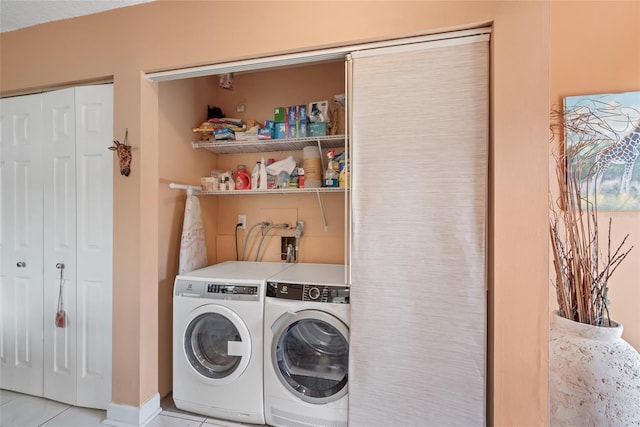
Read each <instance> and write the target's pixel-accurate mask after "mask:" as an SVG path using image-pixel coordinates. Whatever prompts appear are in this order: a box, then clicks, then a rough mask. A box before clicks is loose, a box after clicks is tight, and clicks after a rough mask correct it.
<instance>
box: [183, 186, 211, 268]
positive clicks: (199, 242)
mask: <svg viewBox="0 0 640 427" xmlns="http://www.w3.org/2000/svg"><path fill="white" fill-rule="evenodd" d="M206 266H207V245H206V242H205V240H204V226H203V225H202V212H201V210H200V200H198V198H197V197H196V196H187V203H186V205H185V209H184V223H183V225H182V236H181V238H180V263H179V266H178V274H185V273H189V272H190V271H193V270H197V269H199V268H202V267H206Z"/></svg>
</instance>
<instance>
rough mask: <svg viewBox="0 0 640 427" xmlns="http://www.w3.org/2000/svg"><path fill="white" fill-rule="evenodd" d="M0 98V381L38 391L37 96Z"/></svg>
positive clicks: (18, 388)
mask: <svg viewBox="0 0 640 427" xmlns="http://www.w3.org/2000/svg"><path fill="white" fill-rule="evenodd" d="M0 102H1V104H0V110H1V112H2V122H1V123H2V141H1V144H2V145H1V147H2V148H1V150H2V227H1V231H0V233H1V236H2V237H1V241H2V273H1V280H2V282H1V285H2V288H1V289H0V292H1V298H0V299H1V300H2V301H1V305H2V316H1V318H2V330H1V335H0V360H1V365H0V373H1V375H0V387H2V388H4V389H9V390H14V391H18V392H21V393H28V394H33V395H36V396H42V357H43V354H42V319H43V313H42V262H43V261H42V214H43V211H42V139H41V129H42V114H41V104H40V102H41V99H40V95H28V96H21V97H15V98H7V99H2V100H0Z"/></svg>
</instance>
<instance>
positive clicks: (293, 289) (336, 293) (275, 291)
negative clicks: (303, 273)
mask: <svg viewBox="0 0 640 427" xmlns="http://www.w3.org/2000/svg"><path fill="white" fill-rule="evenodd" d="M267 296H268V297H272V298H282V299H290V300H296V301H310V302H323V303H330V304H349V288H348V287H346V286H330V285H315V284H314V285H312V284H305V283H284V282H275V281H270V282H267Z"/></svg>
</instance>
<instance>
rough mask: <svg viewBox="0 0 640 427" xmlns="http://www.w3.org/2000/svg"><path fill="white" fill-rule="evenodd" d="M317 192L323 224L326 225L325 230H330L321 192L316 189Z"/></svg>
mask: <svg viewBox="0 0 640 427" xmlns="http://www.w3.org/2000/svg"><path fill="white" fill-rule="evenodd" d="M316 194H317V195H318V204H319V205H320V214H321V215H322V225H323V226H324V232H325V233H326V232H328V231H329V226H328V225H327V217H326V216H325V214H324V206H323V204H322V198H321V197H320V192H319V191H316Z"/></svg>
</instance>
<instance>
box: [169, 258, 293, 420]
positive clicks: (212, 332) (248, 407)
mask: <svg viewBox="0 0 640 427" xmlns="http://www.w3.org/2000/svg"><path fill="white" fill-rule="evenodd" d="M290 266H291V264H284V263H268V262H236V261H230V262H224V263H221V264H216V265H212V266H209V267H206V268H202V269H200V270H196V271H193V272H190V273H188V274H186V275H182V276H177V277H176V280H175V284H174V293H173V400H174V402H175V405H176V407H177V408H179V409H182V410H185V411H190V412H195V413H198V414H202V415H207V416H211V417H215V418H221V419H226V420H234V421H241V422H246V423H254V424H264V409H263V394H262V386H263V375H262V370H263V360H262V357H263V314H264V287H265V283H266V280H267V279H268V278H269V277H271V276H273V275H275V274H276V273H278V272H280V271H282V270H283V269H286V268H288V267H290Z"/></svg>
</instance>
